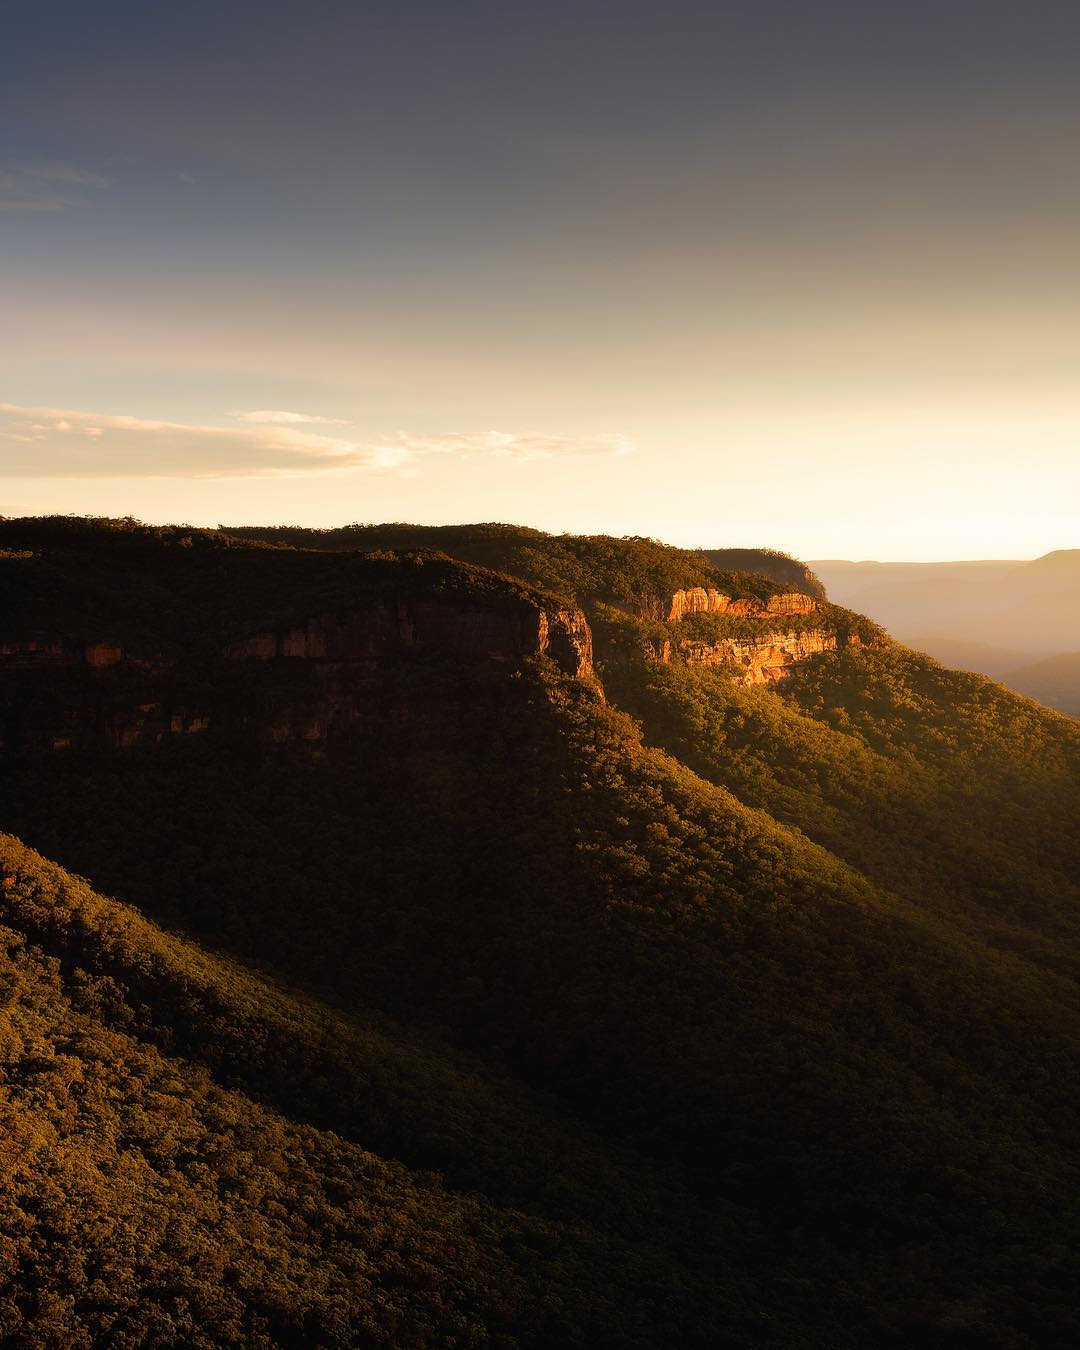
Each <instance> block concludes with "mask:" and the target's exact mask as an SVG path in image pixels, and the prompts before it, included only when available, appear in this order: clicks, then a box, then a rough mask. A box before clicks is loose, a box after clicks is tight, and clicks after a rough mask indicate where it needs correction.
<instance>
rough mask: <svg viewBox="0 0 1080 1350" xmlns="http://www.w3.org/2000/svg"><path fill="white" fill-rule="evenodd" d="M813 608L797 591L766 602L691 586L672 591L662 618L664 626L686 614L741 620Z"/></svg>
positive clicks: (813, 603)
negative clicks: (686, 588) (739, 618)
mask: <svg viewBox="0 0 1080 1350" xmlns="http://www.w3.org/2000/svg"><path fill="white" fill-rule="evenodd" d="M817 607H818V605H817V601H816V600H815V599H814V598H813V596H810V595H803V594H801V593H800V592H799V591H786V592H784V593H783V594H780V595H771V596H769V598H768V600H757V599H755V598H754V597H752V596H749V597H745V596H744V597H741V598H739V599H733V598H732V597H731V596H730V595H725V594H724V593H723V591H717V590H712V589H708V590H707V589H706V588H705V587H704V586H693V587H691V588H690V589H689V590H685V591H676V592H675V594H674V595H673V596H672V597H671V600H670V602H669V603H668V606H667V613H666V615H665V616H664V617H665V618H666V619H667V621H668V623H678V622H679V620H680V619H683V618H685V617H686V615H687V614H732V615H739V616H742V617H745V618H752V617H757V616H759V615H770V616H775V617H777V618H779V617H780V616H781V615H790V614H812V613H813V612H814V611H815V610H816V609H817Z"/></svg>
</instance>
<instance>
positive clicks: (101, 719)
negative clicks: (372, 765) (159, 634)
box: [0, 593, 594, 750]
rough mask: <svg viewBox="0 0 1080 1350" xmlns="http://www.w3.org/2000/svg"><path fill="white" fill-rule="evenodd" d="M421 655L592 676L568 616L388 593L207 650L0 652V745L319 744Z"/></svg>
mask: <svg viewBox="0 0 1080 1350" xmlns="http://www.w3.org/2000/svg"><path fill="white" fill-rule="evenodd" d="M425 654H432V655H435V656H452V657H455V658H458V659H461V660H474V661H496V662H505V663H507V664H510V663H515V664H516V663H518V662H520V661H521V660H523V659H525V658H528V657H530V656H548V657H550V658H551V660H553V661H554V662H555V664H556V665H557V666H558V667H559V669H560V670H561V671H562V672H563V673H564V674H565V675H568V676H570V677H572V678H574V679H580V680H586V681H590V682H591V681H592V680H593V678H594V674H593V652H592V632H591V630H590V628H589V625H588V623H587V622H586V620H585V616H584V614H582V613H581V611H580V610H571V609H559V608H554V607H550V608H549V607H546V606H545V605H543V604H542V603H541V602H539V601H533V600H532V599H530V598H527V597H526V596H522V595H520V594H517V595H510V596H507V595H498V594H496V595H494V596H493V597H492V602H491V604H490V605H485V604H484V603H482V602H478V600H477V599H476V598H471V599H465V598H463V597H461V596H459V595H454V594H450V595H437V594H436V595H424V594H422V593H421V594H416V593H413V594H407V593H398V594H396V595H394V594H386V593H383V594H381V595H379V596H372V597H371V598H370V599H367V600H365V601H364V602H363V603H357V604H356V605H354V606H350V607H340V608H337V609H335V610H332V611H327V612H323V613H318V614H314V615H311V616H310V617H308V618H306V619H301V620H299V621H295V622H291V623H282V624H280V625H278V626H275V627H273V628H267V629H261V630H258V631H256V632H252V633H247V634H243V635H240V636H237V637H235V638H234V639H232V640H231V641H227V642H225V643H224V644H222V645H221V646H220V647H218V648H217V649H216V650H214V649H213V648H212V647H211V648H209V649H203V650H200V651H198V652H191V651H188V650H184V649H180V650H173V651H170V652H165V651H160V650H154V649H153V647H152V646H139V645H131V646H125V645H124V644H121V643H119V642H116V641H111V640H95V641H72V640H65V639H57V638H28V639H25V640H22V641H10V642H6V643H4V644H2V645H0V750H3V749H5V748H17V747H18V748H22V749H32V750H61V749H70V748H74V747H84V748H85V747H90V746H95V745H102V746H112V747H116V748H123V747H129V746H135V745H143V744H157V743H160V742H162V741H165V740H169V739H173V738H176V737H182V736H192V735H198V734H200V733H203V732H206V731H209V730H224V731H235V732H240V733H248V734H252V735H255V736H256V737H257V738H260V739H263V740H265V741H269V742H273V743H281V742H290V741H295V742H301V743H306V744H308V745H311V746H315V747H323V746H325V745H326V743H327V742H328V741H329V740H330V739H332V738H333V737H334V736H335V735H336V734H339V733H342V732H344V731H346V730H347V729H348V728H349V727H350V726H352V725H354V724H355V723H357V722H359V721H362V720H363V719H365V718H377V717H380V716H382V715H383V714H384V713H385V711H386V701H385V698H384V694H385V688H386V686H387V684H388V683H389V682H390V681H391V680H392V673H393V671H394V670H395V669H397V668H398V667H400V665H401V663H402V662H403V661H408V660H410V659H415V658H417V657H422V656H423V655H425Z"/></svg>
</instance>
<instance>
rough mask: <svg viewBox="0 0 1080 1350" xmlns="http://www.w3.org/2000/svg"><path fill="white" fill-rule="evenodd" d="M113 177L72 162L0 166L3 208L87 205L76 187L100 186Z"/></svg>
mask: <svg viewBox="0 0 1080 1350" xmlns="http://www.w3.org/2000/svg"><path fill="white" fill-rule="evenodd" d="M112 182H113V180H112V179H111V178H105V177H104V176H103V175H102V174H99V173H91V172H90V170H88V169H80V168H78V167H77V166H76V165H73V164H30V165H18V166H9V167H8V168H0V212H8V213H32V212H43V213H45V214H57V213H58V212H62V211H67V210H70V209H71V208H72V207H80V206H86V205H87V204H88V201H87V198H85V197H82V196H78V195H75V194H76V190H77V189H80V188H81V189H91V190H98V191H99V190H101V189H102V188H107V187H111V186H112Z"/></svg>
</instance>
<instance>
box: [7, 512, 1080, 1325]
mask: <svg viewBox="0 0 1080 1350" xmlns="http://www.w3.org/2000/svg"><path fill="white" fill-rule="evenodd" d="M988 566H989V565H988ZM1002 566H1004V567H1006V570H1005V572H1004V573H1003V576H1008V575H1009V571H1008V568H1009V567H1014V566H1018V565H1007V566H1006V565H1002ZM1031 566H1034V564H1032V565H1031ZM1065 571H1066V572H1068V568H1067V566H1066V567H1065ZM1050 572H1054V566H1053V565H1052V564H1047V572H1046V575H1049V573H1050ZM875 575H876V574H875ZM1054 575H1055V576H1056V575H1057V573H1056V572H1055V573H1054ZM1069 575H1071V573H1070V574H1069ZM907 580H908V581H910V580H911V579H910V578H909V579H907ZM911 584H914V583H913V582H912V583H911ZM956 584H957V586H963V585H966V584H968V582H967V581H965V580H964V579H963V578H961V579H960V580H959V581H958V582H957V583H956ZM1008 584H1009V585H1011V583H1008ZM1040 584H1041V583H1040ZM1047 584H1048V586H1050V590H1048V592H1047V593H1052V594H1055V595H1060V594H1063V593H1064V589H1067V585H1069V584H1071V583H1069V582H1066V583H1065V584H1064V587H1063V589H1062V590H1060V591H1059V590H1054V589H1053V588H1054V587H1056V586H1057V585H1058V582H1057V581H1056V580H1055V581H1053V582H1052V583H1047ZM1001 585H1002V586H1005V585H1006V583H1005V582H1004V581H1002V582H1001ZM838 594H839V591H838V588H837V586H836V584H835V581H834V580H833V579H832V578H831V575H830V572H829V568H828V566H826V565H815V566H814V567H813V570H811V569H810V568H809V567H807V566H806V565H805V564H802V563H800V562H798V561H797V560H795V559H792V558H790V557H787V556H786V555H784V554H780V553H774V552H771V551H768V550H724V549H719V550H697V551H695V550H682V549H675V548H670V547H668V546H665V545H663V544H660V543H658V542H656V541H654V540H649V539H638V538H629V539H626V538H623V539H619V538H611V537H606V536H569V535H563V536H551V535H547V534H544V533H542V532H540V531H535V530H529V529H525V528H520V527H514V526H505V525H477V526H447V527H420V526H410V525H385V526H363V525H356V526H349V527H346V528H344V529H341V530H333V531H305V530H296V529H290V528H286V527H282V528H272V527H266V528H261V527H259V528H256V527H251V528H248V527H244V528H240V527H236V528H224V527H223V528H221V529H219V530H216V531H207V530H196V529H191V528H189V527H180V526H177V527H162V528H153V527H147V526H142V525H139V524H138V523H137V522H134V521H130V520H119V521H105V520H81V519H75V518H66V517H64V518H35V519H14V520H12V519H8V520H0V766H2V769H3V772H2V773H0V809H2V815H0V822H2V825H3V828H4V829H5V830H6V831H7V833H6V834H4V835H3V836H0V894H2V897H3V901H2V904H3V909H2V913H0V921H2V924H0V926H2V927H3V930H4V932H3V944H2V947H0V966H2V989H3V1000H2V1007H0V1038H2V1039H0V1045H2V1047H3V1048H2V1056H3V1077H2V1082H0V1111H2V1112H3V1115H4V1121H5V1130H4V1134H3V1138H4V1146H3V1151H2V1155H0V1166H2V1169H3V1179H4V1184H3V1186H2V1187H0V1205H2V1206H3V1213H4V1222H3V1224H2V1226H0V1234H2V1241H0V1261H2V1262H3V1268H4V1289H3V1292H2V1293H0V1339H3V1340H4V1341H5V1343H10V1344H13V1345H39V1344H42V1345H43V1344H49V1345H73V1346H77V1345H81V1346H91V1345H97V1344H108V1345H118V1346H136V1345H147V1344H153V1345H176V1346H180V1345H184V1346H219V1345H245V1346H249V1345H250V1346H270V1345H288V1346H300V1345H304V1346H309V1345H310V1346H385V1347H392V1346H393V1347H397V1346H416V1347H421V1346H461V1347H466V1346H474V1347H478V1346H489V1345H490V1346H499V1347H506V1348H508V1347H513V1346H535V1347H547V1346H581V1347H586V1346H587V1347H623V1346H628V1347H642V1350H644V1348H645V1347H663V1346H672V1347H675V1346H680V1347H681V1346H699V1347H702V1348H703V1350H704V1347H713V1346H720V1345H730V1346H752V1347H756V1346H763V1347H792V1348H794V1347H804V1348H805V1350H810V1348H811V1347H814V1348H815V1350H816V1348H817V1347H821V1346H830V1347H838V1348H842V1347H852V1350H854V1348H855V1347H864V1346H868V1345H882V1346H932V1347H958V1346H991V1347H998V1348H999V1350H1023V1348H1026V1347H1036V1346H1062V1347H1064V1346H1071V1345H1074V1344H1075V1343H1076V1342H1077V1339H1078V1338H1080V1308H1078V1307H1077V1300H1076V1297H1075V1286H1076V1281H1075V1255H1074V1253H1075V1249H1076V1243H1077V1239H1078V1237H1080V1232H1078V1228H1080V1224H1078V1218H1080V1215H1078V1198H1080V1148H1078V1144H1077V1140H1078V1134H1077V1124H1078V1121H1077V1108H1078V1094H1077V1082H1078V1079H1077V1064H1078V1051H1080V997H1078V993H1080V990H1078V979H1080V924H1078V921H1077V914H1078V902H1080V842H1078V837H1077V832H1076V829H1075V822H1076V819H1077V814H1078V811H1080V723H1078V722H1077V721H1076V720H1074V719H1072V718H1070V717H1067V716H1064V715H1062V714H1060V713H1058V712H1055V711H1052V710H1051V709H1048V708H1046V707H1044V706H1042V705H1041V704H1039V703H1037V702H1035V701H1033V700H1031V699H1028V698H1024V697H1021V696H1020V695H1018V694H1016V693H1014V692H1012V691H1011V690H1009V689H1008V688H1005V687H1003V686H1002V685H1000V684H997V683H994V682H993V681H991V680H989V679H986V678H984V677H982V676H980V675H976V674H971V673H965V672H961V671H956V670H951V669H948V668H946V667H945V666H943V665H941V664H939V663H938V662H937V661H935V660H934V659H932V658H931V657H930V656H928V655H925V654H923V653H922V652H920V651H917V650H912V649H911V648H910V647H908V646H905V645H902V643H901V642H899V641H897V640H896V639H895V638H894V637H893V636H890V634H889V633H888V632H886V631H885V629H884V628H882V627H880V626H879V624H878V623H877V622H874V619H879V620H880V619H881V618H882V617H883V615H882V611H881V609H880V606H867V608H868V609H869V610H870V612H871V613H872V614H873V616H874V617H873V618H867V617H865V616H864V615H863V614H861V613H859V612H857V611H856V610H854V609H852V608H847V607H844V606H841V605H840V604H837V603H835V601H836V598H837V596H838ZM845 594H846V593H845ZM1009 594H1010V595H1015V594H1016V592H1015V591H1011V592H1009ZM840 598H845V597H844V596H841V597H840ZM1009 603H1012V602H1011V601H1010V600H1008V599H1006V600H1003V601H1002V611H1004V610H1005V609H1006V608H1007V605H1008V604H1009ZM1017 603H1019V602H1017ZM1062 622H1063V623H1064V622H1065V620H1062ZM1032 631H1035V630H1034V628H1033V629H1032ZM1039 631H1040V632H1041V631H1043V630H1041V629H1040V630H1039Z"/></svg>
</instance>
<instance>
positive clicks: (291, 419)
mask: <svg viewBox="0 0 1080 1350" xmlns="http://www.w3.org/2000/svg"><path fill="white" fill-rule="evenodd" d="M229 416H230V417H231V418H233V419H234V420H235V421H237V422H252V423H254V424H255V425H257V426H289V425H292V424H293V423H298V422H317V423H319V424H320V425H321V426H331V427H345V426H348V425H349V424H348V422H345V421H343V420H342V419H341V418H340V417H319V416H317V415H315V414H314V413H300V412H286V411H284V410H283V409H280V408H263V409H259V410H256V411H255V412H232V413H230V414H229Z"/></svg>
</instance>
